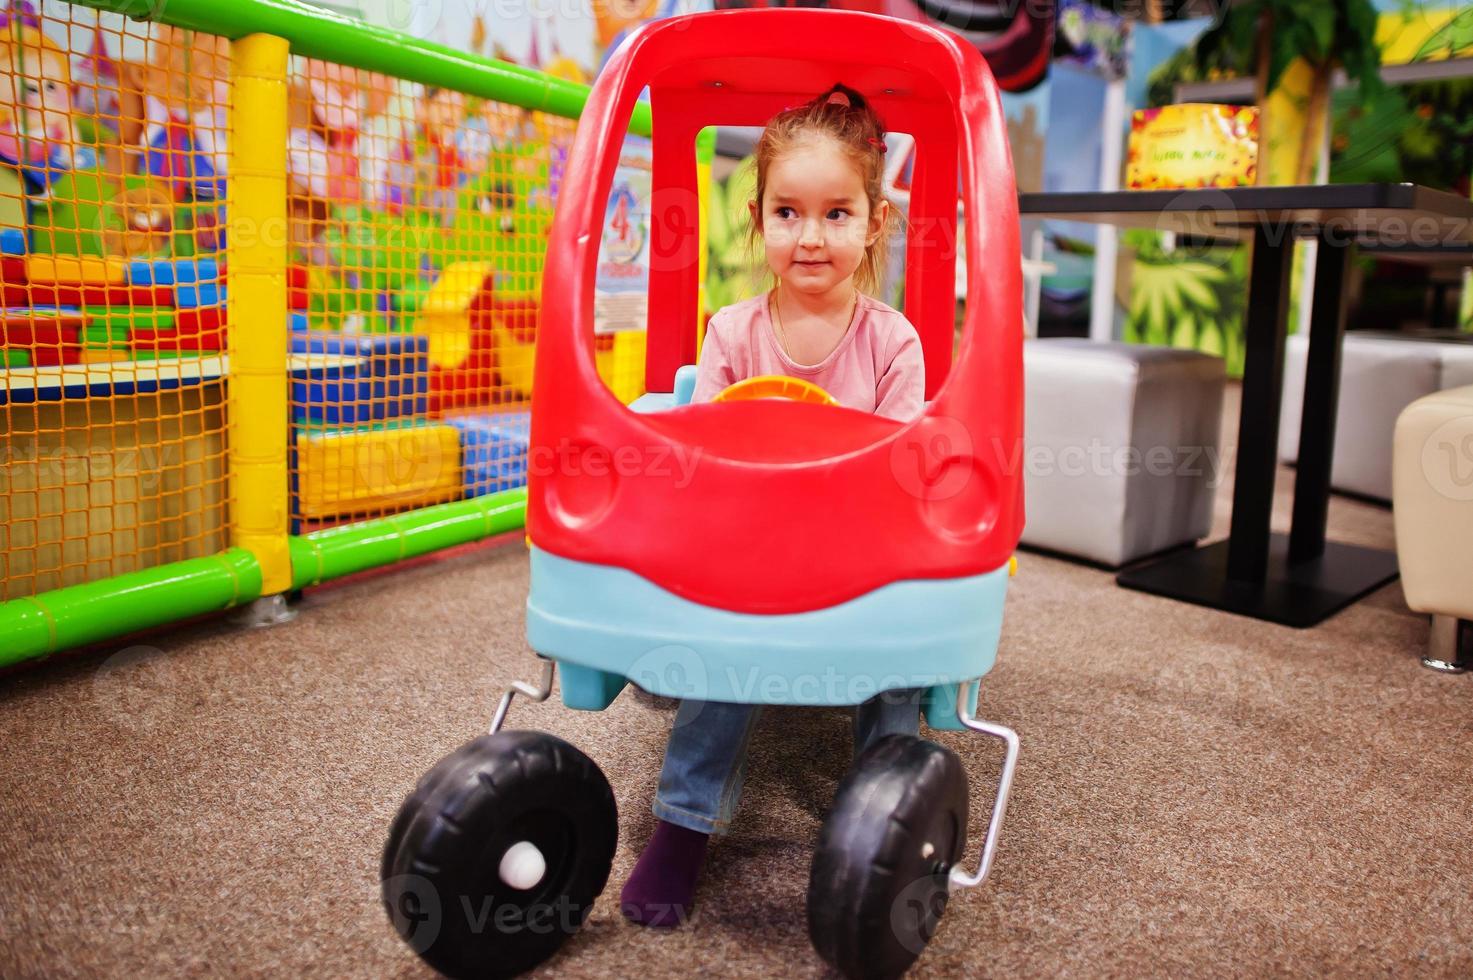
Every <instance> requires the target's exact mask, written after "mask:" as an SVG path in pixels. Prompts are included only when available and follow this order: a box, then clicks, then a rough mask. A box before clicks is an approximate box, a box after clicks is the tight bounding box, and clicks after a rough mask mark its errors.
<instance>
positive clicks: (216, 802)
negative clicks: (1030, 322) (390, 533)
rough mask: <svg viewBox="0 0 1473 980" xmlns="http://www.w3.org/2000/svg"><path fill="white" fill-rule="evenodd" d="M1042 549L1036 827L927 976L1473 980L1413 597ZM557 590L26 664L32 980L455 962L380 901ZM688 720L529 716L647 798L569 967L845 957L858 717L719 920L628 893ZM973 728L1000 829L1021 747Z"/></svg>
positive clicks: (1354, 507)
mask: <svg viewBox="0 0 1473 980" xmlns="http://www.w3.org/2000/svg"><path fill="white" fill-rule="evenodd" d="M1235 405H1236V403H1235V400H1234V399H1231V398H1230V400H1229V404H1228V406H1227V415H1226V419H1227V425H1226V428H1227V429H1228V430H1229V431H1228V433H1227V435H1228V437H1229V438H1231V437H1232V435H1233V433H1232V431H1231V430H1232V428H1233V425H1234V423H1235V420H1236V415H1235V413H1236V408H1235ZM1291 485H1292V473H1291V472H1290V471H1287V470H1285V471H1282V472H1281V474H1280V486H1281V495H1280V498H1279V501H1278V505H1277V514H1278V515H1279V517H1280V518H1281V522H1282V520H1286V519H1287V514H1288V496H1287V494H1288V491H1289V488H1290V487H1291ZM1229 489H1230V487H1228V486H1226V485H1225V486H1223V487H1222V488H1220V490H1219V494H1218V504H1219V513H1218V518H1219V519H1218V524H1219V527H1218V529H1217V534H1219V535H1220V534H1222V533H1224V532H1225V529H1226V522H1225V518H1226V514H1227V509H1228V496H1227V494H1228V491H1229ZM1330 514H1331V517H1330V520H1331V527H1332V534H1333V536H1335V537H1336V538H1338V539H1341V540H1345V541H1352V542H1361V543H1366V544H1371V545H1379V546H1390V545H1391V544H1392V529H1391V516H1390V513H1389V511H1388V510H1386V509H1383V508H1378V507H1375V506H1373V505H1369V504H1364V503H1359V502H1354V501H1348V500H1344V499H1339V498H1337V499H1336V500H1335V501H1334V502H1333V503H1332V505H1331V512H1330ZM1020 561H1021V571H1020V574H1019V576H1018V577H1017V579H1015V580H1014V586H1013V592H1012V594H1011V595H1010V597H1009V604H1008V613H1007V623H1006V627H1005V629H1004V632H1003V643H1002V650H1001V653H1000V657H999V661H998V666H997V668H996V669H995V670H994V671H993V673H992V674H991V675H990V676H989V678H988V679H987V681H986V683H985V685H984V687H983V703H984V706H985V709H984V714H985V715H986V716H988V717H991V718H994V719H996V720H998V721H1001V722H1003V723H1006V724H1009V725H1011V726H1013V727H1014V728H1016V729H1017V730H1018V732H1019V734H1020V736H1021V738H1022V745H1023V752H1022V756H1021V761H1020V765H1019V768H1018V777H1017V782H1016V785H1015V797H1014V802H1013V805H1012V807H1011V809H1010V811H1009V813H1008V823H1007V826H1006V828H1005V837H1004V840H1003V844H1002V847H1001V850H1000V853H999V856H998V861H997V866H996V871H995V872H994V875H993V878H992V880H991V882H990V884H989V886H988V887H987V888H985V889H983V890H981V891H974V892H969V893H965V894H962V895H960V896H958V897H956V898H955V900H954V901H953V903H952V905H951V906H950V908H949V910H948V912H947V915H946V918H945V922H944V925H943V928H942V930H941V933H940V935H938V937H937V939H936V941H935V942H934V943H933V944H932V947H931V949H930V950H929V951H928V952H927V953H926V955H925V956H924V957H923V958H922V960H921V961H920V963H919V964H918V966H917V968H916V970H915V971H914V973H913V975H915V976H936V977H941V976H959V975H969V976H977V975H985V976H1026V977H1033V976H1041V977H1042V976H1046V977H1052V976H1088V977H1095V976H1135V975H1140V974H1147V975H1157V976H1159V975H1172V976H1224V975H1239V976H1243V975H1247V976H1255V975H1264V974H1277V975H1284V974H1306V973H1312V974H1337V975H1339V974H1350V975H1386V974H1395V975H1413V974H1415V975H1418V976H1434V975H1438V976H1468V975H1470V974H1473V849H1470V848H1469V847H1468V844H1467V828H1468V827H1469V825H1470V819H1469V818H1470V815H1473V805H1470V802H1469V797H1470V778H1469V763H1468V758H1469V757H1468V754H1467V752H1468V748H1467V747H1468V746H1469V745H1470V744H1473V679H1470V678H1468V677H1443V676H1439V675H1436V674H1433V673H1431V672H1429V671H1426V670H1424V669H1422V668H1421V667H1419V666H1418V663H1417V657H1418V655H1419V653H1420V652H1421V650H1422V649H1423V646H1424V644H1425V642H1426V639H1427V625H1426V623H1425V621H1424V620H1422V619H1421V618H1419V617H1417V616H1414V615H1412V614H1411V613H1409V612H1408V611H1407V610H1406V608H1405V607H1404V604H1403V601H1402V597H1401V592H1400V588H1399V587H1398V586H1395V585H1393V586H1391V587H1388V588H1386V589H1383V590H1382V591H1380V592H1379V593H1377V594H1375V595H1373V596H1371V597H1369V598H1368V599H1366V600H1364V601H1362V602H1360V603H1358V604H1357V605H1355V606H1353V607H1352V608H1351V609H1349V610H1348V611H1346V612H1344V613H1342V614H1341V615H1339V616H1336V617H1335V618H1333V619H1331V620H1330V621H1328V622H1327V623H1325V624H1324V625H1322V626H1321V627H1319V628H1317V629H1313V630H1308V631H1303V632H1299V631H1294V630H1289V629H1284V628H1280V627H1275V626H1271V625H1267V624H1263V623H1258V622H1253V621H1249V620H1244V619H1238V618H1234V617H1231V616H1227V615H1224V614H1220V613H1216V612H1212V611H1208V610H1204V609H1198V608H1195V607H1192V606H1188V605H1184V604H1179V603H1175V602H1170V601H1166V600H1162V599H1157V598H1154V597H1150V596H1146V595H1141V594H1138V593H1133V592H1127V591H1124V590H1121V589H1119V588H1117V587H1116V586H1115V585H1114V583H1113V580H1112V578H1111V576H1110V575H1108V574H1107V573H1105V572H1103V571H1099V570H1097V569H1092V568H1086V567H1081V566H1078V565H1074V564H1069V563H1066V562H1063V561H1060V560H1056V559H1052V558H1045V557H1041V556H1037V555H1027V554H1025V555H1023V556H1022V557H1021V559H1020ZM526 577H527V563H526V559H525V553H524V552H523V551H522V549H521V548H520V547H519V546H517V545H514V544H513V545H509V546H506V547H502V548H497V549H490V550H481V551H479V552H475V553H471V554H466V555H461V556H458V557H455V558H452V559H449V560H446V561H441V562H438V563H434V564H430V565H425V566H421V567H415V568H411V569H408V570H405V571H402V572H399V573H397V574H394V575H387V576H380V577H376V578H372V579H368V580H360V581H356V582H354V583H351V584H348V585H346V586H343V587H340V588H335V589H328V590H323V591H321V592H318V593H316V594H313V595H310V596H309V597H308V598H307V600H306V602H305V606H304V608H303V610H302V614H301V616H300V617H299V618H298V619H297V620H296V621H295V622H294V623H291V624H290V625H287V626H283V627H278V628H275V629H271V630H267V631H260V632H237V631H234V630H232V629H230V628H228V627H226V626H225V625H224V624H221V623H207V624H203V625H198V626H194V627H191V628H188V629H185V630H181V631H178V632H175V633H171V634H168V635H166V636H161V637H153V638H150V639H148V640H145V641H143V642H141V643H137V644H135V645H132V646H129V647H126V648H123V649H119V648H118V646H117V645H114V646H113V647H110V648H107V649H104V650H100V651H96V652H90V653H87V654H84V655H81V656H74V657H70V658H58V659H56V660H55V661H53V662H50V663H45V664H40V665H37V666H36V667H34V668H33V669H29V670H25V671H21V672H18V673H14V674H11V675H9V676H7V677H4V678H0V737H3V740H4V751H5V764H4V767H3V772H0V828H3V836H0V895H3V898H0V976H6V977H24V976H73V975H75V976H141V975H154V976H184V975H196V974H225V975H251V976H275V975H314V976H332V977H381V976H385V975H388V976H401V977H419V976H424V975H425V974H426V972H427V971H426V970H425V969H424V968H423V967H421V966H420V965H419V963H418V961H417V960H416V959H415V958H414V956H413V955H412V954H411V953H410V952H408V950H407V949H406V948H405V947H404V946H403V945H402V944H401V943H400V942H399V940H398V939H397V938H396V937H395V935H394V934H393V933H392V932H391V930H390V928H389V925H388V923H387V921H386V919H385V916H384V914H383V911H382V909H381V908H380V906H379V901H378V884H377V865H378V859H379V849H380V846H381V844H382V841H383V837H384V833H385V829H386V827H387V826H388V823H389V819H390V817H391V815H392V814H393V812H394V810H395V808H396V807H397V806H398V804H399V802H400V800H401V799H402V797H403V795H404V793H405V792H406V791H407V790H408V789H409V788H410V787H411V786H412V785H413V783H414V782H415V780H416V779H417V778H418V777H419V775H420V774H422V773H423V772H424V771H425V770H426V769H427V768H428V767H429V766H430V765H431V764H433V762H434V761H435V760H436V759H437V758H438V757H440V756H441V755H442V754H444V753H445V752H448V751H449V750H451V749H452V748H454V747H455V746H456V745H458V744H459V743H461V742H462V741H464V740H466V739H468V738H471V737H473V736H475V735H476V734H477V733H478V732H480V731H481V730H482V729H483V727H484V725H485V724H486V722H487V721H488V719H489V718H490V715H491V711H492V708H493V706H494V704H495V701H496V699H497V697H498V695H499V694H500V692H501V690H502V688H503V686H504V685H505V684H506V683H507V682H508V681H509V680H512V679H514V678H518V677H525V678H527V679H531V677H532V676H533V675H534V674H535V670H534V666H533V664H532V662H531V658H530V654H529V653H528V652H527V650H526V648H525V645H524V643H523V638H522V611H521V606H522V602H523V600H524V598H525V595H526V585H527V583H526ZM671 713H672V709H671V705H670V704H668V703H665V702H661V701H659V700H657V699H654V698H651V697H649V696H646V695H643V694H640V693H638V692H626V693H625V694H624V695H622V696H621V697H620V699H619V700H618V701H617V702H616V703H615V704H614V706H613V707H612V708H611V709H610V710H608V711H606V712H603V713H600V714H583V713H576V712H571V711H567V710H564V709H562V708H561V707H559V706H557V705H556V704H555V703H553V702H549V703H547V704H544V705H527V704H523V703H519V704H518V705H517V706H516V707H515V709H514V713H513V715H512V723H513V725H514V726H516V727H537V728H543V729H546V730H548V731H551V732H554V733H557V734H559V735H562V736H564V737H566V738H568V739H570V740H572V741H573V742H574V743H576V744H577V745H579V746H580V747H582V748H583V749H584V750H585V751H587V752H588V753H589V754H590V755H592V756H593V757H594V758H595V759H596V760H597V761H598V763H599V764H600V765H601V766H602V767H603V768H604V771H605V772H606V773H607V774H608V776H609V779H610V781H611V782H612V783H613V785H614V787H615V790H616V792H617V795H618V802H619V808H620V812H621V814H622V826H621V828H620V843H619V852H618V856H617V861H616V864H615V867H614V871H613V877H612V879H611V882H610V890H609V891H608V892H606V893H605V900H603V901H601V902H600V903H599V905H598V907H596V908H595V910H594V912H593V914H592V917H591V919H590V921H589V924H588V926H587V927H586V928H585V930H584V931H583V932H582V933H581V934H580V935H579V936H577V937H576V938H575V939H574V940H573V941H572V942H571V943H570V944H569V946H568V948H567V949H566V951H565V952H564V953H563V954H562V955H561V956H559V957H558V958H557V959H555V960H554V961H552V963H550V964H549V965H548V967H547V968H546V970H545V972H546V973H547V975H556V976H569V977H605V976H640V977H642V978H655V977H667V976H668V977H675V976H685V975H689V974H692V973H701V974H714V975H720V976H751V977H761V976H778V975H782V976H822V975H823V974H824V971H823V969H822V966H821V964H820V963H819V961H818V960H817V958H816V957H815V956H814V954H813V953H812V951H811V950H810V948H809V945H808V940H807V936H806V934H805V929H804V926H803V916H802V909H803V893H804V888H805V885H806V880H807V873H808V862H809V857H810V853H811V848H812V845H813V842H814V839H815V836H816V833H817V830H818V826H819V821H820V819H821V815H822V814H823V812H824V809H825V807H826V806H827V804H828V801H829V800H830V798H831V795H832V793H833V790H834V787H835V785H836V783H837V780H838V778H839V776H840V774H841V772H842V770H843V767H844V765H845V763H846V761H847V758H848V753H849V727H848V722H847V719H846V717H845V716H844V715H843V714H842V713H840V712H838V711H798V710H788V711H772V712H770V713H769V714H768V715H767V716H766V720H765V723H764V725H763V726H762V727H761V728H760V729H759V733H758V735H757V737H756V739H755V741H754V746H753V756H752V759H751V766H750V778H749V780H748V786H747V794H746V798H745V801H744V805H743V807H742V809H741V811H740V813H739V816H738V820H737V822H736V824H735V826H734V828H733V832H732V834H731V835H730V836H729V837H728V838H726V839H725V840H723V841H722V842H721V843H720V844H719V846H717V847H716V848H715V849H714V851H713V853H712V859H711V862H710V864H709V866H708V870H707V872H706V875H705V878H704V881H703V884H702V890H701V901H700V907H699V909H698V911H697V914H696V916H695V918H694V920H693V921H692V922H691V923H690V924H689V925H688V927H687V928H685V929H684V930H682V931H679V932H676V933H674V934H658V933H652V932H647V931H643V930H641V929H638V928H636V927H633V926H629V925H627V924H625V923H624V922H623V921H622V920H621V919H620V918H619V917H618V914H617V910H616V909H615V907H614V901H613V899H614V898H615V896H616V895H617V889H618V887H619V886H620V885H621V884H622V882H623V881H624V878H625V876H626V875H627V874H628V872H629V869H630V867H631V864H632V862H633V859H634V856H635V854H636V853H637V850H638V848H639V846H640V845H641V844H642V843H643V842H644V840H645V839H646V837H647V836H648V834H649V832H650V829H651V826H652V823H653V818H652V817H651V816H650V813H649V802H650V797H651V794H652V793H653V791H654V787H655V781H656V777H657V774H658V770H659V763H660V756H661V750H662V747H663V740H664V737H665V733H666V731H667V729H668V725H669V722H670V719H671ZM941 741H943V742H945V743H946V744H948V745H950V746H952V747H953V748H955V749H957V750H958V751H959V752H960V753H962V755H963V758H964V759H965V760H966V761H967V766H968V769H969V772H970V776H971V779H972V785H973V787H974V803H975V805H976V807H977V811H978V812H977V813H976V814H975V815H974V818H973V828H972V832H973V835H974V840H976V835H977V834H978V833H979V832H980V828H981V820H982V814H981V808H982V806H983V805H984V800H985V799H987V798H990V789H989V787H990V786H991V785H992V783H993V780H994V779H995V776H996V771H997V765H998V757H997V752H996V750H995V748H994V747H993V745H991V744H989V741H990V740H987V739H983V738H981V737H980V736H977V737H970V738H969V737H965V736H956V735H943V736H941Z"/></svg>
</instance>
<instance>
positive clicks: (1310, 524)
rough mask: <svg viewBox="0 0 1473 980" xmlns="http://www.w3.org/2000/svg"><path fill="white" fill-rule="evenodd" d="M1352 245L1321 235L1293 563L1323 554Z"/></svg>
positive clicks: (1297, 472)
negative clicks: (1333, 242) (1347, 277)
mask: <svg viewBox="0 0 1473 980" xmlns="http://www.w3.org/2000/svg"><path fill="white" fill-rule="evenodd" d="M1351 254H1352V250H1351V247H1350V246H1348V245H1338V244H1332V243H1331V242H1329V241H1327V240H1325V239H1324V236H1321V240H1320V252H1319V259H1318V261H1316V263H1315V276H1314V314H1313V316H1311V317H1310V321H1309V357H1308V363H1307V366H1306V368H1305V372H1304V413H1303V415H1302V416H1301V418H1302V422H1301V424H1300V427H1299V461H1298V464H1297V467H1296V469H1295V473H1294V523H1293V527H1292V529H1291V531H1290V534H1289V560H1290V561H1293V562H1299V561H1309V560H1311V559H1314V558H1318V557H1319V556H1320V555H1322V554H1324V552H1325V520H1326V517H1327V516H1328V514H1329V506H1330V460H1331V457H1332V456H1333V455H1334V452H1335V413H1336V409H1337V407H1338V405H1339V403H1340V342H1341V340H1342V339H1343V338H1344V336H1345V270H1346V269H1347V267H1348V266H1349V265H1350V257H1351Z"/></svg>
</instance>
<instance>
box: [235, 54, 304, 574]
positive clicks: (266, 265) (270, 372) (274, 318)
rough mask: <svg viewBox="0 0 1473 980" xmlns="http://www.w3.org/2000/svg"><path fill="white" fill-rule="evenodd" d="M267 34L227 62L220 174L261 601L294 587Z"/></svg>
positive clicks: (273, 93)
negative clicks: (226, 162)
mask: <svg viewBox="0 0 1473 980" xmlns="http://www.w3.org/2000/svg"><path fill="white" fill-rule="evenodd" d="M287 54H288V45H287V42H286V41H284V40H282V39H281V38H279V37H273V36H271V35H269V34H251V35H248V36H246V37H242V38H240V39H239V40H237V41H236V42H235V44H234V46H233V48H232V56H231V73H232V76H231V82H232V84H231V91H232V106H231V116H230V166H229V170H228V181H229V194H228V201H229V203H228V205H227V209H226V210H227V214H228V222H229V223H228V226H227V228H228V230H227V237H226V248H227V250H228V262H229V269H230V292H229V297H228V299H227V303H228V306H227V320H228V322H229V324H230V381H229V390H230V395H229V398H230V402H229V412H230V415H229V419H230V497H231V500H232V503H233V506H234V520H233V521H232V522H231V525H232V535H233V540H232V543H233V544H235V545H236V546H238V547H241V548H244V549H246V550H247V551H249V552H251V554H253V555H255V557H256V561H257V562H259V563H260V566H261V595H263V596H270V595H274V594H277V593H281V592H286V591H288V590H289V589H290V588H291V585H292V569H291V556H290V552H289V550H288V548H287V535H288V531H289V524H288V517H289V515H288V513H287V511H288V499H289V498H288V486H289V484H288V477H287V424H288V422H287V405H288V395H289V389H288V385H287V310H286V304H287V288H286V260H287V221H286V141H287V98H286V66H287Z"/></svg>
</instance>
